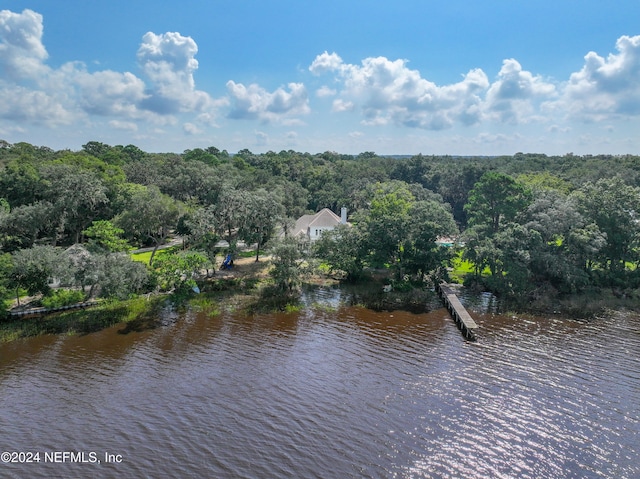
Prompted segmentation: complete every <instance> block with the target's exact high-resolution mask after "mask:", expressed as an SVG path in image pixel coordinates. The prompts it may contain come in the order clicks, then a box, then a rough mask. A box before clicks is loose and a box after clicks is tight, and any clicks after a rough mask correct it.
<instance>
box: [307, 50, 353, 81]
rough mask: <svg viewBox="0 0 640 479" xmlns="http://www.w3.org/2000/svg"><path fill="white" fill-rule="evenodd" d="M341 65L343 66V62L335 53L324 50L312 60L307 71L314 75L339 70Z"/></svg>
mask: <svg viewBox="0 0 640 479" xmlns="http://www.w3.org/2000/svg"><path fill="white" fill-rule="evenodd" d="M342 67H344V63H343V62H342V58H340V56H339V55H338V54H337V53H328V52H327V51H325V52H324V53H322V54H321V55H318V56H317V57H316V58H315V60H313V63H311V66H309V71H310V72H311V73H313V74H314V75H323V74H325V73H329V72H332V71H336V70H339V69H341V68H342Z"/></svg>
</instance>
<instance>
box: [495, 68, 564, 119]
mask: <svg viewBox="0 0 640 479" xmlns="http://www.w3.org/2000/svg"><path fill="white" fill-rule="evenodd" d="M555 94H556V87H555V85H553V84H551V83H548V82H545V81H544V80H543V79H542V78H541V77H539V76H534V75H533V74H532V73H531V72H528V71H525V70H523V69H522V66H521V65H520V63H518V62H517V61H516V60H514V59H513V58H511V59H508V60H504V61H503V62H502V68H501V69H500V73H498V79H497V80H496V81H495V82H494V83H493V84H492V85H491V87H490V88H489V90H488V91H487V95H486V109H487V110H488V112H490V114H492V115H494V116H495V117H496V118H497V119H499V120H500V121H502V122H511V123H520V122H523V121H527V119H528V118H535V111H536V107H537V104H538V103H539V102H540V101H543V100H550V99H551V98H553V96H554V95H555Z"/></svg>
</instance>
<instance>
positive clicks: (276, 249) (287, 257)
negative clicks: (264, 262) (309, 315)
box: [269, 237, 305, 296]
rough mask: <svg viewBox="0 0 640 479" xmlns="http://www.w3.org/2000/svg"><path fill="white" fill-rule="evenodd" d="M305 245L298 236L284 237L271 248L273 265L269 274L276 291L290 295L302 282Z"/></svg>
mask: <svg viewBox="0 0 640 479" xmlns="http://www.w3.org/2000/svg"><path fill="white" fill-rule="evenodd" d="M304 260H305V257H304V254H303V246H302V245H301V243H300V241H299V240H298V239H297V238H291V237H288V238H283V239H282V240H281V241H279V242H277V243H276V244H275V245H274V246H273V248H272V250H271V262H272V264H273V267H272V268H271V270H270V271H269V275H270V276H271V278H272V279H273V281H274V286H275V289H276V291H278V292H279V293H281V294H283V295H285V296H290V295H292V294H293V293H294V292H295V291H296V290H297V288H298V287H299V286H300V284H301V283H302V277H303V275H304V268H303V262H304Z"/></svg>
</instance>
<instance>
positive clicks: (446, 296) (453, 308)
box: [436, 283, 478, 340]
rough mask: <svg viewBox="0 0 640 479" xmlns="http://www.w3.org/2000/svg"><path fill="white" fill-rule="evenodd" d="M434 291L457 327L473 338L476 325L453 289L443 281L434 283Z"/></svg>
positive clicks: (465, 335)
mask: <svg viewBox="0 0 640 479" xmlns="http://www.w3.org/2000/svg"><path fill="white" fill-rule="evenodd" d="M436 291H437V292H438V295H439V296H440V298H441V299H442V302H443V303H444V305H445V306H446V308H447V310H448V311H449V313H450V314H451V316H452V317H453V320H454V321H455V322H456V324H457V325H458V328H460V331H462V334H464V337H465V338H467V339H470V340H475V333H474V330H475V329H477V328H478V325H477V324H476V322H475V321H474V320H473V318H472V317H471V315H470V314H469V313H468V312H467V310H466V309H465V307H464V306H462V303H461V302H460V300H459V299H458V296H456V293H455V292H454V291H453V289H452V288H451V287H450V286H448V285H446V284H445V283H436Z"/></svg>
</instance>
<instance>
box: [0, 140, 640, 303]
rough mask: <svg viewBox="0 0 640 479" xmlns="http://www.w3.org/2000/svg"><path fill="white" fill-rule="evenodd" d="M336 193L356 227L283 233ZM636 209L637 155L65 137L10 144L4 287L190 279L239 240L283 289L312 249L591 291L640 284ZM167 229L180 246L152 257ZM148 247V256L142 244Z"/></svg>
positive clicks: (528, 286) (322, 258) (56, 298)
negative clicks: (71, 143)
mask: <svg viewBox="0 0 640 479" xmlns="http://www.w3.org/2000/svg"><path fill="white" fill-rule="evenodd" d="M341 207H346V208H347V209H348V212H349V225H345V226H340V227H337V228H336V229H335V230H333V231H330V232H327V234H325V235H323V236H322V238H321V239H320V240H319V241H317V242H315V243H314V244H313V245H309V244H305V243H304V241H303V240H302V239H300V238H295V237H292V236H291V235H290V234H288V232H290V231H291V228H292V225H293V223H294V222H295V219H296V218H298V217H300V216H301V215H303V214H308V213H315V212H317V211H319V210H320V209H322V208H330V209H331V210H333V211H334V212H338V211H339V210H340V208H341ZM639 213H640V157H639V156H633V155H623V156H611V155H587V156H578V155H573V154H571V153H569V154H566V155H563V156H547V155H544V154H533V153H529V154H525V153H516V154H514V155H511V156H496V157H486V156H484V157H456V156H427V155H422V154H418V155H414V156H410V157H409V156H397V157H394V156H380V155H377V154H375V153H373V152H363V153H361V154H358V155H345V154H339V153H336V152H329V151H327V152H324V153H316V154H310V153H301V152H296V151H292V150H289V151H281V152H279V153H276V152H272V151H269V152H266V153H261V154H254V153H252V152H251V151H249V150H247V149H245V150H241V151H238V152H237V153H235V154H230V153H228V152H227V151H225V150H219V149H218V148H216V147H213V146H212V147H209V148H206V149H201V148H195V149H193V150H186V151H184V152H182V153H148V152H145V151H142V150H141V149H139V148H138V147H136V146H134V145H127V146H121V145H117V146H110V145H107V144H104V143H100V142H97V141H90V142H88V143H87V144H85V145H83V147H82V149H81V150H80V151H70V150H62V151H54V150H52V149H50V148H47V147H46V146H34V145H31V144H29V143H16V144H11V143H9V142H6V141H2V140H0V299H2V300H3V301H4V302H5V308H3V310H5V309H6V308H8V307H9V304H10V302H11V301H14V300H17V301H18V302H19V301H20V297H21V296H25V295H31V296H35V295H42V298H43V299H42V303H43V304H50V305H56V304H64V303H69V302H73V301H76V302H77V301H82V300H84V299H87V298H110V299H126V298H130V297H132V296H135V295H139V294H143V293H149V292H153V291H156V292H158V291H175V290H188V289H191V288H193V287H195V286H197V285H198V281H199V280H200V278H201V272H202V271H204V270H206V271H207V273H209V272H213V271H215V270H216V269H217V268H218V267H219V263H220V261H221V259H222V257H223V255H226V254H231V255H237V254H238V244H239V243H242V244H247V245H252V247H253V250H252V251H253V253H252V254H254V255H255V258H256V261H257V260H259V259H260V254H261V253H262V252H263V251H268V252H269V254H270V255H271V258H272V259H271V261H272V264H273V266H272V270H271V272H270V278H271V282H272V287H273V288H275V289H276V290H278V291H279V292H280V293H281V294H283V295H285V296H286V295H287V294H291V293H292V292H294V291H295V290H296V288H297V286H298V285H299V282H300V274H301V273H300V272H301V270H302V269H303V265H308V264H310V263H313V264H316V265H318V264H320V265H322V268H323V271H325V272H326V273H327V274H333V275H336V276H337V277H340V278H341V279H342V280H344V281H352V282H354V281H355V282H357V281H360V280H361V279H363V278H365V277H366V273H367V271H370V270H371V269H383V270H386V271H388V273H389V277H390V278H391V279H392V281H394V282H395V284H409V283H410V284H412V285H417V286H418V287H419V286H420V285H421V284H425V283H428V282H431V281H433V280H434V279H444V280H450V278H449V274H450V273H451V272H452V271H453V270H454V269H455V268H456V267H457V268H466V275H464V281H465V283H466V284H467V285H469V286H474V287H476V288H480V289H483V290H486V291H491V292H493V293H495V294H496V295H498V296H501V297H504V298H510V299H511V300H513V301H514V302H516V303H519V304H522V305H526V304H527V303H529V302H531V301H539V300H540V299H541V298H543V299H545V301H547V302H550V301H553V300H554V299H555V298H560V297H564V296H567V295H589V294H591V293H592V292H593V291H596V290H597V291H603V290H606V291H609V292H611V294H613V295H615V296H617V297H629V298H633V296H634V294H635V292H636V291H637V290H638V288H639V287H640V271H639V270H638V263H639V262H640V248H639V244H638V241H639V238H640V236H639V234H640V216H639ZM172 235H179V236H180V237H181V238H183V239H184V246H183V247H181V248H178V249H173V250H171V251H172V252H171V254H163V255H160V254H156V251H157V248H159V247H160V246H161V245H162V244H163V243H165V242H166V241H167V239H168V238H169V237H170V236H172ZM442 238H449V239H450V240H451V241H450V244H449V245H443V244H442V242H437V240H438V239H442ZM221 240H224V241H225V242H226V243H225V245H226V247H225V248H224V249H221V247H220V241H221ZM143 246H147V247H149V248H150V249H151V254H150V256H149V260H148V262H146V264H144V263H141V262H139V261H133V260H132V259H131V255H130V254H129V252H130V251H131V250H132V249H133V248H139V247H143ZM312 259H313V261H315V263H314V262H313V261H312Z"/></svg>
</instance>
